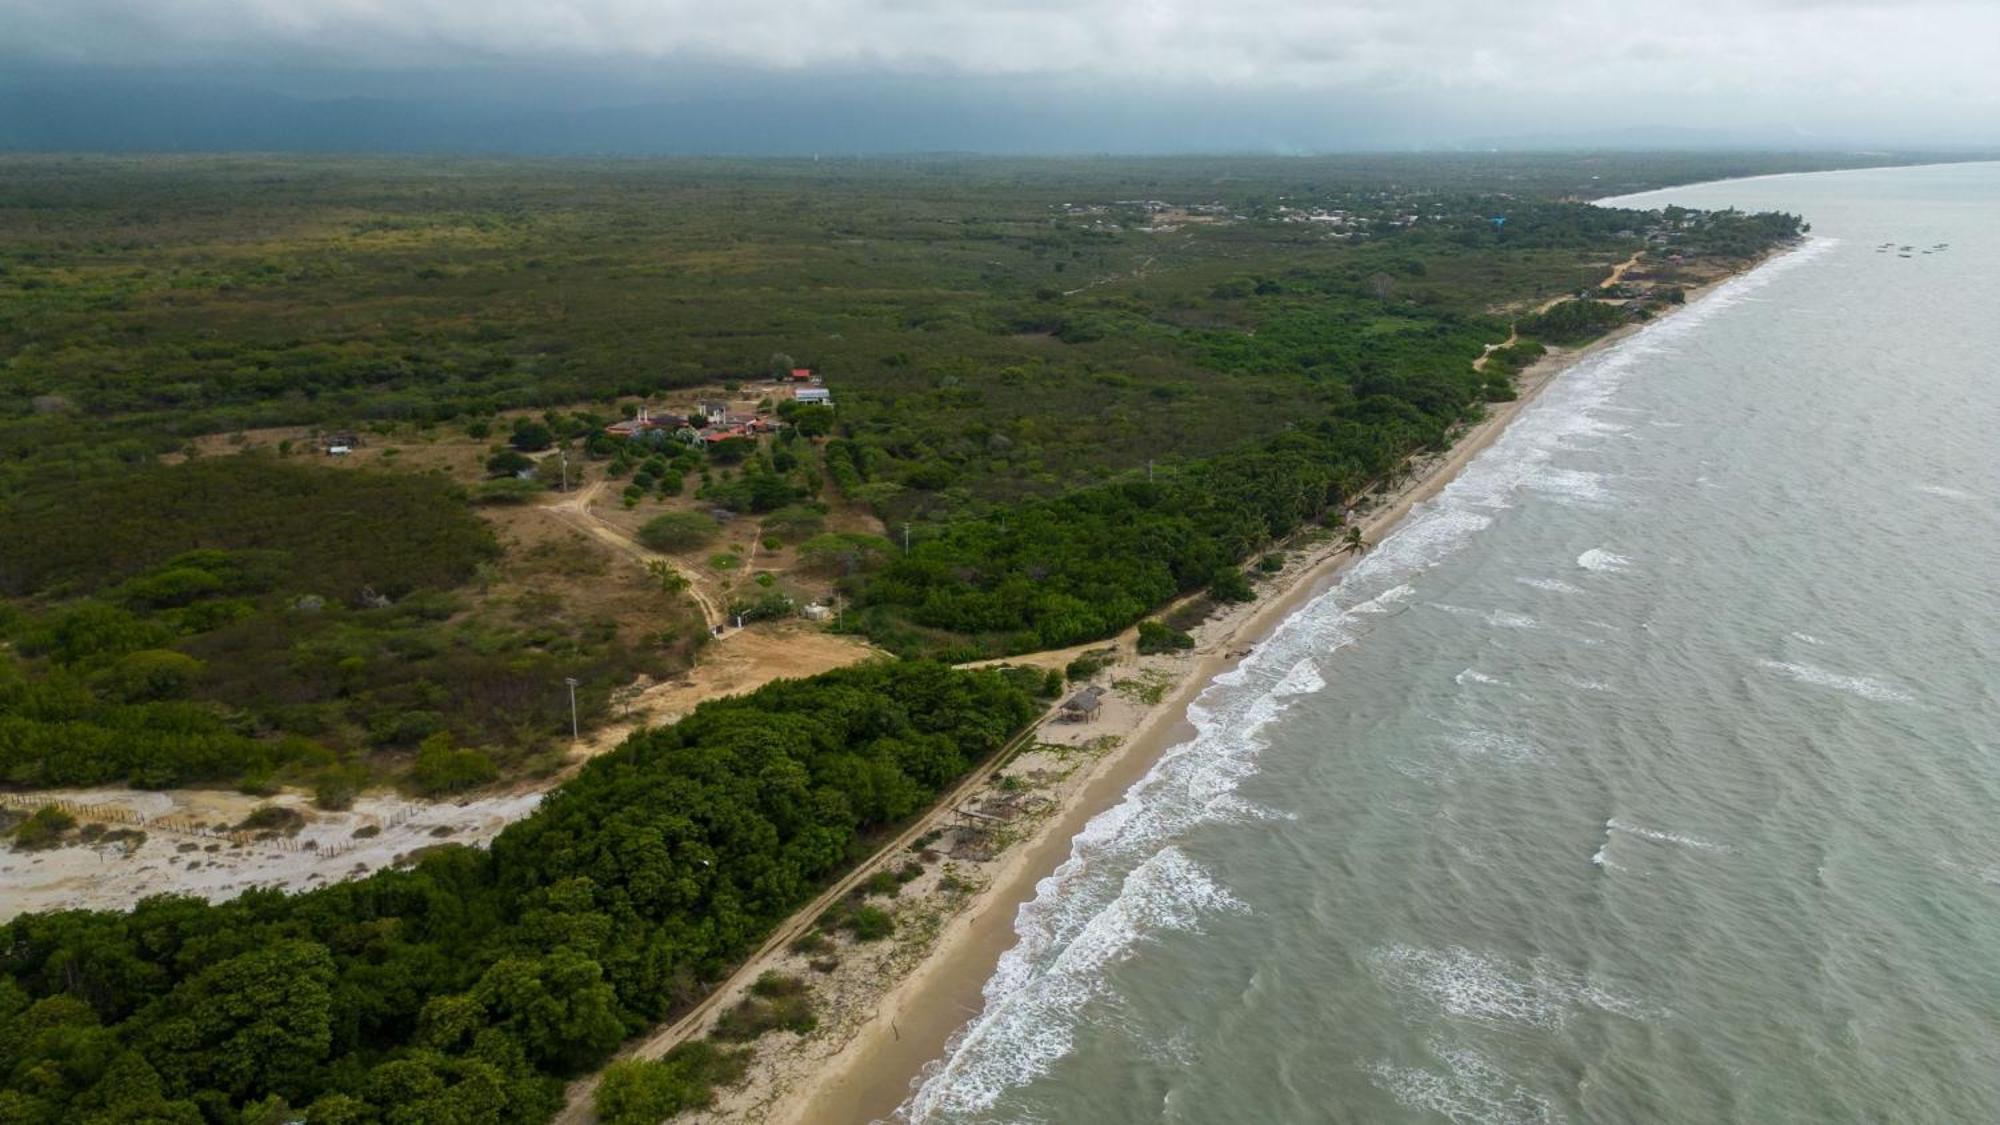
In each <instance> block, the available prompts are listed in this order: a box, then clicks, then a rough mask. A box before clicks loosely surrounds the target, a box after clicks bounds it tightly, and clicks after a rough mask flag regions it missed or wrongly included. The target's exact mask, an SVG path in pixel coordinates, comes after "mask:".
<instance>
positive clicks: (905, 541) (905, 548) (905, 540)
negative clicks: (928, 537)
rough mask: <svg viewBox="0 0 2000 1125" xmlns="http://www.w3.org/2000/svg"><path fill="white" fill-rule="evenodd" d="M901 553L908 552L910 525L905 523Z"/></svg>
mask: <svg viewBox="0 0 2000 1125" xmlns="http://www.w3.org/2000/svg"><path fill="white" fill-rule="evenodd" d="M903 553H904V554H906V555H907V554H909V553H910V525H909V524H907V523H906V524H904V525H903Z"/></svg>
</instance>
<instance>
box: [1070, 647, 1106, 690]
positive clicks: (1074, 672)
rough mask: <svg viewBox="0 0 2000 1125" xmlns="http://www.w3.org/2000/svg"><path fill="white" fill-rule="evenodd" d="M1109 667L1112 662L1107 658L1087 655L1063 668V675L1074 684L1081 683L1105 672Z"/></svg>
mask: <svg viewBox="0 0 2000 1125" xmlns="http://www.w3.org/2000/svg"><path fill="white" fill-rule="evenodd" d="M1109 665H1110V661H1108V660H1106V659H1105V658H1103V657H1101V656H1094V655H1091V654H1090V653H1085V654H1084V655H1082V656H1079V657H1077V658H1076V659H1075V660H1072V661H1070V662H1069V664H1068V665H1066V666H1065V667H1064V668H1063V675H1064V676H1065V677H1067V678H1068V679H1069V680H1070V681H1071V682H1073V683H1080V682H1082V681H1084V680H1087V679H1089V678H1091V677H1092V676H1095V675H1097V674H1098V673H1099V672H1102V671H1104V669H1105V668H1106V667H1108V666H1109Z"/></svg>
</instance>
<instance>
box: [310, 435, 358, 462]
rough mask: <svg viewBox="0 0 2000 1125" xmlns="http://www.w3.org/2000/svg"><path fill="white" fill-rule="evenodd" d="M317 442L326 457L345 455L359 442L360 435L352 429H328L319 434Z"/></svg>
mask: <svg viewBox="0 0 2000 1125" xmlns="http://www.w3.org/2000/svg"><path fill="white" fill-rule="evenodd" d="M319 444H320V448H321V449H324V450H326V455H327V456H328V457H345V456H347V455H348V454H350V453H352V452H354V450H355V448H356V447H358V446H359V445H360V444H361V435H360V434H357V433H355V432H354V431H352V430H329V431H328V432H326V433H323V434H321V435H319Z"/></svg>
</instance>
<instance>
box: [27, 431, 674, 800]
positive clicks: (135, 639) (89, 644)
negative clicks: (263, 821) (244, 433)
mask: <svg viewBox="0 0 2000 1125" xmlns="http://www.w3.org/2000/svg"><path fill="white" fill-rule="evenodd" d="M0 521H4V522H5V524H6V526H8V527H9V528H10V529H11V530H12V534H10V535H8V536H6V537H5V538H4V540H0V591H4V592H5V593H7V594H10V595H13V596H14V597H15V599H16V600H15V601H14V603H13V608H12V609H10V610H9V611H8V612H7V613H6V614H5V615H4V616H0V633H4V635H5V636H6V637H7V639H9V640H10V641H11V642H12V647H11V649H10V650H7V651H0V780H4V781H6V782H10V783H14V784H25V785H88V784H96V783H102V782H112V781H127V782H131V783H134V784H138V785H144V786H156V787H158V786H171V785H184V784H188V783H190V782H233V783H239V784H244V785H246V786H247V787H250V788H253V789H261V788H265V787H268V786H270V785H273V784H275V783H276V782H278V781H280V780H289V781H292V782H295V783H301V784H308V785H313V786H316V787H318V788H319V789H321V791H322V799H323V800H324V801H325V802H327V803H330V804H338V803H340V801H341V800H343V799H344V797H345V796H346V795H349V794H351V793H352V791H353V789H354V787H355V786H356V784H358V781H359V780H361V779H365V778H366V777H367V776H368V773H369V771H368V769H367V768H366V766H365V763H364V759H362V758H361V757H359V755H361V754H362V753H363V752H367V751H381V750H391V751H397V750H400V751H411V750H414V749H415V748H416V747H417V746H418V744H419V743H421V742H422V741H423V740H425V739H427V738H431V737H434V736H439V735H442V736H444V737H446V738H448V739H456V740H458V741H461V742H464V743H468V744H470V745H471V746H474V747H480V748H482V749H480V750H479V751H477V752H479V753H482V754H484V753H497V754H506V753H508V752H510V751H514V752H525V751H526V750H528V749H531V748H533V747H534V746H535V745H537V744H538V743H539V742H540V741H541V740H543V739H544V738H545V737H546V736H547V735H548V734H549V733H551V732H554V731H557V730H560V729H562V728H563V727H564V726H565V725H566V723H567V719H568V712H567V702H566V700H565V699H564V697H563V695H562V693H561V692H560V691H559V690H556V687H557V685H559V684H560V683H561V682H562V679H563V677H565V676H571V675H574V676H579V677H580V678H581V679H582V680H583V681H584V682H585V684H586V685H587V686H586V688H585V690H584V692H583V702H584V703H585V704H586V705H587V706H588V707H589V708H590V709H591V713H592V715H593V717H594V716H595V714H596V713H597V712H598V711H600V710H601V709H602V708H603V707H604V705H605V703H604V701H605V700H606V698H608V696H609V694H610V692H611V691H612V690H614V689H616V688H618V687H621V686H623V685H624V684H625V683H627V682H629V681H630V680H631V678H632V677H633V676H634V675H635V674H636V671H637V667H638V659H637V657H636V655H635V654H634V653H632V652H631V651H629V649H628V648H627V647H626V646H623V645H620V644H619V643H617V641H616V639H615V638H614V637H612V636H610V635H609V634H608V633H607V632H606V631H605V630H604V629H602V628H599V627H595V626H591V625H589V624H588V623H570V622H565V621H562V620H560V619H559V618H557V617H555V616H553V615H541V616H524V615H521V614H516V615H515V617H514V618H513V619H511V620H508V619H500V618H496V617H494V616H492V615H484V616H480V615H470V614H468V613H467V612H466V605H467V601H468V594H469V591H467V590H466V589H465V587H466V586H467V583H468V582H470V581H471V580H473V579H474V578H475V576H477V575H478V574H480V573H481V572H482V568H486V567H488V566H490V564H491V562H492V561H493V560H494V558H495V557H496V555H497V554H498V547H497V545H496V544H495V542H494V538H493V535H492V532H491V531H490V530H489V529H488V527H487V525H486V523H485V522H483V521H482V520H481V519H479V518H478V517H477V516H476V515H475V514H473V512H472V511H471V509H470V508H469V507H468V505H467V502H466V499H465V497H464V495H463V494H462V492H461V490H460V489H459V488H458V486H457V485H455V484H453V483H452V482H451V481H449V480H447V479H445V478H444V477H442V476H438V475H435V474H424V473H386V472H334V471H329V470H327V469H324V468H320V467H317V466H314V465H311V464H303V465H302V464H299V463H297V462H287V461H281V460H278V459H275V458H271V457H263V456H255V455H244V456H232V457H221V458H211V459H202V460H197V461H192V462H188V463H185V464H178V465H165V464H152V465H141V466H135V467H134V468H132V469H130V470H128V471H125V472H122V473H120V474H118V475H116V476H115V477H114V476H85V477H83V478H82V479H80V480H76V481H71V482H65V483H62V484H59V485H44V486H42V487H37V488H32V489H26V490H23V491H21V492H20V493H17V494H16V495H14V496H13V497H10V498H8V499H6V500H4V501H0Z"/></svg>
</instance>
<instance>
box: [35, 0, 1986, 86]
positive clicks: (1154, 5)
mask: <svg viewBox="0 0 2000 1125" xmlns="http://www.w3.org/2000/svg"><path fill="white" fill-rule="evenodd" d="M0 42H6V43H10V44H12V45H14V47H15V49H16V50H17V51H20V52H26V53H28V54H32V55H38V56H41V57H45V58H50V59H58V60H65V61H72V62H100V63H180V62H204V61H208V62H219V61H228V60H231V59H236V58H241V57H245V56H249V57H260V56H273V57H293V58H310V59H313V60H315V61H318V62H321V63H326V64H347V65H369V66H387V67H407V66H430V65H437V64H438V63H440V62H446V63H453V62H456V63H469V62H475V61H487V62H494V61H504V60H526V59H535V60H542V61H549V60H570V61H587V60H599V61H605V62H610V63H616V64H623V65H631V64H641V63H646V62H660V61H676V60H699V61H706V62H712V63H722V64H730V65H736V66H749V67H763V68H772V69H781V70H794V71H804V70H811V69H814V68H830V69H833V70H837V71H855V70H860V71H886V72H894V73H918V74H970V75H1004V76H1062V75H1070V74H1076V73H1079V72H1087V73H1090V74H1093V75H1098V76H1122V77H1127V78H1132V79H1143V80H1146V81H1163V80H1170V81H1177V82H1182V83H1191V84H1215V85H1225V86H1231V87H1242V86H1256V87H1271V88H1292V89H1353V88H1368V89H1376V90H1445V91H1465V92H1505V93H1524V94H1544V95H1587V94H1591V93H1593V92H1595V93H1599V94H1603V93H1605V92H1606V91H1608V90H1611V89H1616V88H1620V87H1623V88H1628V89H1629V88H1635V87H1636V88H1638V89H1642V90H1646V91H1659V92H1667V91H1673V90H1677V89H1691V90H1697V91H1704V92H1711V93H1713V92H1727V91H1738V92H1742V93H1745V94H1764V93H1770V92H1773V91H1783V92H1789V93H1798V94H1805V93H1809V92H1825V91H1835V92H1840V93H1849V94H1860V93H1873V94H1877V95H1881V96H1897V97H1905V96H1921V97H1952V98H1968V99H1976V100H1982V101H1987V102H1990V101H1992V100H1993V99H1994V98H1995V97H1996V96H2000V73H1996V70H2000V68H1996V67H1995V66H1994V62H1995V51H1996V45H2000V5H1995V4H1993V3H1991V2H1976V3H1975V2H1956V3H1954V2H1940V0H1908V2H1900V3H1899V2H1893V0H1873V2H1863V0H1852V2H1845V3H1809V2H1805V0H1682V2H1680V3H1676V4H1673V5H1644V4H1637V3H1633V2H1631V0H1570V2H1565V3H1544V4H1496V3H1490V2H1475V0H1367V2H1357V0H1320V2H1315V0H1219V2H1218V0H1138V2H1121V0H1066V2H1058V0H793V2H790V3H772V2H770V0H737V2H721V0H393V2H389V0H0Z"/></svg>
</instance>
